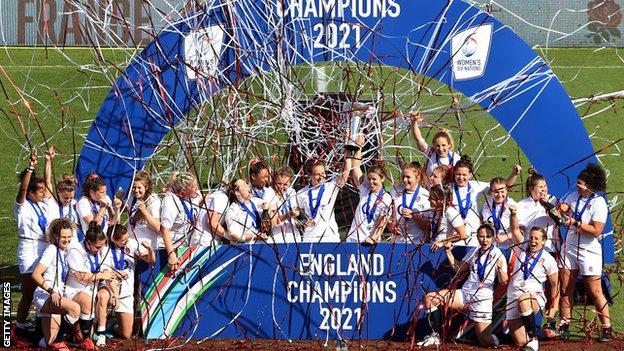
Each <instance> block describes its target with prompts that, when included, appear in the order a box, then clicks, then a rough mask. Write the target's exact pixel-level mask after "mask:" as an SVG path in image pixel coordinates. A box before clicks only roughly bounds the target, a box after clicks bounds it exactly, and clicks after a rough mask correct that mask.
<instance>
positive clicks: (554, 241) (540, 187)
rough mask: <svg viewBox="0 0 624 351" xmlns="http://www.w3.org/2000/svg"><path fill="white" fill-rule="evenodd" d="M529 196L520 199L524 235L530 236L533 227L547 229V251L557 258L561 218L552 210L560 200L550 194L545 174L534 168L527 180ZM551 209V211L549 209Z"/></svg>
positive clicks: (520, 216)
mask: <svg viewBox="0 0 624 351" xmlns="http://www.w3.org/2000/svg"><path fill="white" fill-rule="evenodd" d="M526 194H527V197H526V198H525V199H522V200H520V201H518V221H519V222H520V228H521V229H522V230H523V231H524V236H525V237H526V238H528V236H529V231H530V230H531V228H533V227H540V228H542V229H544V230H545V231H546V234H547V235H548V240H547V241H546V251H548V252H550V253H551V254H552V255H553V256H554V257H555V259H557V258H558V257H559V249H560V248H561V244H562V243H561V242H560V240H559V238H560V236H559V227H558V225H559V224H560V223H557V221H559V219H557V218H556V216H553V215H552V213H556V210H552V209H553V208H554V207H555V206H556V205H557V204H558V202H559V201H558V200H557V198H556V197H555V196H552V195H549V194H548V184H547V183H546V178H544V176H542V175H540V174H537V172H536V171H535V169H534V168H530V169H529V176H528V177H527V180H526ZM549 210H550V211H549Z"/></svg>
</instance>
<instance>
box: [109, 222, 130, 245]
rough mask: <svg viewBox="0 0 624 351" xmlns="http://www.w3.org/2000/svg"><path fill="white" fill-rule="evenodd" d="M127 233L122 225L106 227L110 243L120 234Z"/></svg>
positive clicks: (118, 237) (120, 235)
mask: <svg viewBox="0 0 624 351" xmlns="http://www.w3.org/2000/svg"><path fill="white" fill-rule="evenodd" d="M126 234H128V229H126V226H123V225H114V226H112V227H109V228H108V237H109V238H110V240H111V244H112V241H113V240H119V239H120V238H121V237H122V236H124V235H126Z"/></svg>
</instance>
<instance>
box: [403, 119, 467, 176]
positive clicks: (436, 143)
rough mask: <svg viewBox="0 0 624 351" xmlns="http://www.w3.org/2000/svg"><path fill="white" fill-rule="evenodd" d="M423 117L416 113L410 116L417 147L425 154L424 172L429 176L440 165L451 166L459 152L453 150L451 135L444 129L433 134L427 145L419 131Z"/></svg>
mask: <svg viewBox="0 0 624 351" xmlns="http://www.w3.org/2000/svg"><path fill="white" fill-rule="evenodd" d="M423 122H424V119H422V118H421V117H420V114H419V113H416V114H415V115H414V116H413V117H412V134H413V135H414V138H415V139H416V141H417V142H418V149H419V150H420V151H421V152H423V153H424V155H425V173H426V174H427V176H430V175H431V174H432V173H433V170H434V169H435V168H436V167H438V166H441V165H448V166H450V167H453V166H454V165H455V164H456V163H457V162H458V161H459V157H460V156H459V154H457V153H456V152H455V151H453V148H454V145H453V137H452V136H451V134H450V133H449V132H448V131H446V130H445V129H440V130H439V131H438V132H437V133H436V134H435V135H434V136H433V145H429V144H428V143H427V141H426V140H425V138H423V136H422V133H421V131H420V126H419V124H420V123H423Z"/></svg>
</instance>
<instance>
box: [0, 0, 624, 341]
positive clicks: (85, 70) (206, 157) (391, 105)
mask: <svg viewBox="0 0 624 351" xmlns="http://www.w3.org/2000/svg"><path fill="white" fill-rule="evenodd" d="M66 2H67V3H68V4H69V8H70V9H71V11H70V12H68V13H63V15H64V16H70V17H73V18H79V19H80V22H79V23H80V32H81V35H82V37H83V42H85V43H88V45H89V47H88V50H89V51H90V53H91V55H92V57H93V62H92V63H89V64H86V65H81V64H76V63H75V61H74V58H72V56H71V55H70V54H69V53H68V52H67V51H64V50H63V45H53V44H48V45H46V50H49V51H52V52H54V53H55V54H57V55H59V56H60V57H61V58H62V61H63V64H64V65H70V66H72V65H75V68H76V69H77V71H78V72H79V74H81V75H84V76H85V77H87V78H86V83H85V85H84V87H79V88H78V89H76V90H74V91H72V92H70V93H69V94H67V93H65V91H64V90H62V89H63V85H64V81H63V79H64V78H63V77H61V78H60V81H59V82H57V83H50V82H44V81H41V80H40V79H39V77H37V75H36V74H34V73H33V72H31V71H26V72H25V73H24V76H25V78H26V79H25V80H24V81H25V83H24V84H23V85H20V84H18V83H16V81H17V80H16V79H14V77H11V74H9V73H7V71H5V70H4V68H2V66H0V68H1V69H2V72H1V73H2V75H3V76H4V77H5V78H7V79H6V81H7V82H8V83H7V84H4V85H3V88H4V89H5V91H7V90H8V91H9V92H8V93H6V92H5V94H7V98H8V99H9V106H8V110H7V111H4V114H5V116H7V117H8V120H9V121H10V122H11V123H10V124H8V125H7V124H2V127H1V128H2V129H3V133H4V134H5V135H6V136H7V137H9V138H11V139H12V140H14V141H15V142H17V143H18V144H19V145H21V149H20V151H21V154H20V156H19V158H18V159H16V161H19V159H23V158H24V155H26V154H28V153H30V152H32V151H33V150H36V149H39V150H42V149H44V148H46V147H47V146H48V144H51V143H54V141H55V140H56V139H58V138H62V137H65V136H68V135H71V134H72V133H77V134H78V135H79V137H78V138H77V140H76V141H75V142H74V143H73V150H70V149H68V150H65V161H67V163H70V164H71V163H72V162H73V164H75V161H76V160H75V157H76V156H75V155H76V154H77V153H78V151H79V145H81V144H82V141H81V140H80V138H83V139H84V137H85V135H86V134H85V131H86V127H88V126H89V125H90V120H87V121H82V122H81V121H77V120H79V118H77V117H79V116H76V114H77V112H76V109H77V107H76V106H83V107H84V108H85V109H86V110H87V111H88V112H89V114H91V115H94V114H95V111H96V110H97V109H98V107H99V106H97V102H96V101H94V99H93V98H92V97H93V93H92V92H91V90H90V89H92V88H94V87H93V86H92V81H93V80H96V78H98V77H99V76H101V77H104V79H105V80H106V83H107V84H104V85H105V87H106V86H107V85H108V86H110V85H112V84H113V83H114V81H115V79H116V78H117V76H118V75H119V74H120V72H121V71H122V70H123V68H124V67H126V66H127V64H128V63H130V62H131V60H132V59H133V58H134V57H136V55H137V53H138V50H137V49H136V47H137V46H138V45H144V44H146V43H147V42H149V41H151V40H152V39H154V38H156V35H157V33H158V31H159V30H160V29H162V28H165V27H168V26H169V25H173V24H176V23H179V22H180V21H189V23H191V22H192V21H193V17H190V19H189V18H188V17H187V15H188V14H191V13H201V12H202V11H204V9H205V7H204V6H203V4H202V3H203V2H202V1H190V2H188V3H186V4H185V5H184V6H180V5H179V4H178V2H176V1H170V0H161V1H153V2H142V4H141V6H142V9H143V11H144V13H147V14H149V16H150V19H151V23H152V25H151V26H149V27H147V28H145V27H143V28H138V27H136V26H135V25H134V24H133V23H131V22H130V21H129V20H128V19H127V18H125V17H124V9H125V8H124V7H123V6H120V5H119V3H118V2H115V1H100V2H93V1H88V0H67V1H66ZM218 3H220V2H214V4H213V5H214V6H220V5H218ZM251 3H252V2H250V4H249V7H248V8H245V6H242V7H241V8H244V9H245V11H241V12H236V13H229V16H230V18H229V20H230V21H232V22H233V23H238V24H240V25H241V26H245V28H246V30H247V32H248V33H250V34H249V36H247V37H246V38H241V40H248V41H251V43H250V45H249V47H253V48H257V49H258V50H257V52H249V53H241V55H242V56H247V55H249V56H253V55H256V56H257V57H256V60H255V61H245V62H262V64H263V66H262V67H260V66H259V67H245V70H246V71H249V72H256V74H255V75H252V76H251V77H249V78H247V79H245V80H241V75H240V67H237V65H236V63H232V65H231V66H229V67H219V69H222V70H224V71H226V70H227V71H228V73H227V74H223V75H222V76H223V77H226V78H224V79H225V80H226V81H225V82H214V81H211V80H210V79H206V80H204V81H203V83H202V89H201V93H202V94H203V95H204V96H203V98H202V101H203V104H202V105H200V106H198V107H197V108H196V109H194V110H193V111H192V112H191V113H190V114H189V115H188V116H186V117H185V118H184V119H182V120H181V121H180V123H179V124H178V125H176V126H175V128H174V129H173V130H172V132H171V133H170V135H169V136H168V137H167V138H166V139H165V141H164V142H163V143H162V144H161V145H159V146H158V147H157V149H156V151H155V153H154V155H153V157H152V159H151V160H150V161H149V163H148V165H147V167H148V168H150V169H151V170H152V174H153V175H154V176H155V178H156V179H157V181H158V182H160V184H164V183H165V181H166V177H167V176H168V174H169V173H170V172H171V171H173V170H185V169H193V170H194V172H195V173H196V174H198V175H199V176H200V179H205V180H207V186H208V188H211V187H213V186H214V185H215V184H217V183H219V182H221V181H227V180H229V179H232V178H233V177H234V175H236V174H239V173H242V174H244V172H245V170H246V167H247V164H248V161H249V160H250V159H252V158H265V159H269V163H270V164H271V165H272V166H274V167H275V166H278V165H282V164H286V163H289V164H290V165H291V166H293V168H295V169H296V170H299V169H300V166H302V165H303V163H304V162H305V160H309V159H317V158H318V159H325V160H327V161H328V163H329V164H332V165H339V164H340V162H341V159H342V154H341V152H342V151H341V150H342V149H343V144H344V143H345V141H346V140H347V138H348V135H347V132H346V131H347V130H348V124H349V118H350V116H352V115H353V114H359V115H360V116H361V117H362V121H363V122H362V125H361V130H362V131H363V132H364V133H365V135H366V138H367V144H368V146H369V147H368V148H367V152H366V153H365V154H364V160H363V163H364V164H365V165H366V164H371V163H372V162H375V161H377V160H384V161H385V162H386V166H390V168H392V170H393V172H389V178H391V179H390V180H391V181H393V182H395V183H400V178H397V177H396V175H397V172H396V171H397V170H398V165H399V164H400V163H401V162H405V161H411V160H415V159H422V155H420V153H419V151H417V148H416V146H415V144H414V143H413V141H411V140H410V136H409V125H410V123H411V120H410V118H409V114H410V113H411V112H415V111H419V112H420V113H421V115H423V116H424V117H425V119H426V120H427V121H428V122H429V125H430V126H431V128H432V130H435V129H437V128H446V129H448V130H450V131H451V132H452V133H453V134H454V136H455V138H456V140H459V141H460V144H459V145H458V148H459V149H460V150H461V151H462V152H463V153H468V154H471V155H473V160H474V161H475V165H476V166H477V169H478V168H479V167H480V166H482V165H484V164H485V163H487V162H488V160H490V159H492V158H516V157H517V158H518V161H519V158H520V157H519V152H518V155H510V154H508V153H505V152H503V151H500V150H501V147H502V146H503V145H505V144H507V143H508V142H509V139H510V138H509V134H508V133H506V132H505V131H504V130H502V127H501V126H500V125H498V124H492V123H482V122H481V121H489V120H490V119H489V115H488V113H487V111H484V110H483V109H481V107H480V106H479V104H480V103H482V102H483V101H486V99H490V95H491V91H493V90H495V89H501V88H503V86H501V85H496V86H492V87H489V88H488V89H485V90H483V91H482V92H480V93H478V94H475V95H474V96H469V97H467V98H466V99H463V101H464V102H460V100H459V99H457V96H458V95H457V93H456V92H454V91H453V90H452V89H451V88H449V87H447V86H445V85H442V84H440V83H438V82H436V81H434V80H432V79H429V78H427V77H425V76H420V75H417V74H414V73H413V72H410V71H403V70H398V69H391V68H387V67H380V66H379V65H378V64H377V63H376V62H378V60H377V59H376V58H375V54H374V53H373V52H372V51H371V53H370V54H371V60H370V62H353V63H335V62H330V63H318V62H310V61H306V62H305V64H302V65H297V66H292V65H291V62H288V61H287V60H288V59H287V57H289V56H288V55H285V54H282V53H280V52H277V53H273V52H271V53H265V52H263V51H262V48H263V46H264V45H265V44H266V42H267V41H271V40H278V38H281V37H283V36H285V35H286V34H287V33H285V32H284V31H285V30H296V29H300V28H301V27H302V23H300V22H298V20H293V22H292V23H288V24H286V25H285V24H284V23H278V22H277V20H275V22H274V23H269V26H270V27H271V29H272V31H271V32H269V33H267V31H266V30H267V28H265V27H264V26H261V25H260V24H259V23H255V22H253V17H252V16H248V14H249V13H252V12H253V11H267V16H266V17H267V18H270V19H271V18H275V17H274V16H273V17H272V16H270V13H268V12H270V11H272V7H271V6H253V7H252V4H251ZM472 3H474V4H477V5H478V6H481V7H482V8H483V9H484V10H487V11H492V10H497V11H499V12H502V13H510V14H513V9H510V8H506V7H504V6H502V5H499V4H497V3H495V2H487V1H481V2H477V1H474V2H472ZM185 18H186V19H185ZM526 24H527V25H528V26H532V25H533V24H531V23H528V22H527V23H526ZM284 28H286V29H284ZM137 30H138V32H141V31H142V32H144V33H145V34H144V35H143V36H144V37H147V38H148V39H147V40H146V41H139V40H138V38H132V39H131V41H135V42H133V43H132V45H122V46H121V50H119V51H112V53H113V55H114V59H115V60H116V62H115V63H111V62H110V61H107V60H105V55H103V52H105V51H106V49H107V48H110V47H118V46H119V45H120V43H124V42H127V39H126V38H125V37H126V36H127V35H128V33H137ZM544 30H546V31H547V32H548V33H549V34H550V35H552V38H551V39H552V40H553V41H556V40H557V39H558V38H564V37H566V36H567V35H571V34H573V33H562V32H559V31H555V30H550V29H548V28H546V29H544ZM367 33H368V34H367V35H375V29H374V28H373V29H371V30H370V32H367ZM597 33H598V34H599V32H597ZM41 34H42V36H43V37H44V38H45V37H46V28H45V26H43V32H42V33H41ZM598 34H597V35H598ZM417 44H418V45H422V46H423V47H425V48H426V47H427V43H417ZM280 45H281V49H282V50H283V51H284V52H293V51H294V52H297V50H298V48H299V46H300V45H302V43H299V42H289V41H281V42H280ZM362 49H363V48H362ZM547 49H548V45H546V46H544V47H543V50H544V52H545V54H546V58H548V51H547ZM332 54H333V55H335V56H336V57H340V56H344V58H345V61H347V62H348V61H350V59H349V58H350V57H352V56H350V53H349V52H348V50H335V51H333V52H332ZM8 59H9V60H11V62H10V63H9V64H11V65H18V64H19V62H17V61H16V60H14V59H13V58H12V57H11V56H9V57H8ZM418 64H420V65H423V66H427V64H428V62H420V63H418ZM189 65H190V66H192V64H191V63H189ZM195 68H196V70H197V74H201V73H200V71H201V69H199V68H198V67H195ZM204 68H205V67H204ZM267 68H268V69H267ZM528 68H529V67H527V69H528ZM582 69H583V68H579V71H580V70H582ZM265 72H271V73H265ZM154 74H156V73H154ZM69 79H70V78H69V77H68V78H67V81H69ZM217 83H218V84H217ZM40 86H44V87H46V88H49V89H50V90H52V91H54V92H55V102H54V103H56V104H58V106H57V107H58V108H59V109H60V111H61V113H60V114H57V113H55V112H54V111H55V109H56V108H53V107H52V106H50V105H49V104H50V102H46V101H43V100H42V99H40V97H39V96H37V95H35V94H33V93H32V91H34V88H35V87H40ZM218 86H226V88H224V89H222V90H221V91H219V92H218V93H217V94H213V91H214V90H215V89H218ZM623 95H624V94H623V93H622V92H611V93H601V94H600V95H594V96H588V97H581V98H577V99H575V100H574V103H575V105H576V106H577V107H578V108H581V107H582V111H584V112H583V113H582V118H583V119H591V118H594V117H597V116H601V115H603V114H605V113H608V111H610V110H612V109H614V108H616V109H621V107H622V104H621V103H618V101H619V100H618V99H621V98H622V97H623ZM513 98H514V97H513V96H509V97H505V99H513ZM501 102H502V101H499V102H498V103H501ZM171 108H172V110H173V111H174V112H175V110H176V107H175V106H172V107H171ZM477 125H478V126H479V128H477ZM483 125H487V127H486V128H484V129H481V126H483ZM44 126H53V128H54V129H52V130H49V128H47V127H44ZM468 136H470V140H476V141H477V142H476V143H474V142H470V143H468V142H466V141H465V140H466V138H468ZM475 136H478V137H475ZM590 137H591V138H592V140H593V141H594V142H595V144H598V145H604V147H603V148H602V149H600V150H599V154H598V157H599V158H601V157H620V156H621V151H620V148H619V146H618V145H617V142H619V140H607V139H606V138H605V137H603V136H602V135H601V133H600V130H598V128H596V129H595V130H592V131H590ZM16 164H17V166H16V170H17V168H19V167H20V162H16ZM338 169H339V167H330V171H331V170H334V171H335V170H338ZM301 176H302V173H301V171H299V173H298V174H297V177H298V178H300V177H301ZM611 208H612V209H613V213H612V218H613V220H614V222H615V223H614V225H615V228H616V230H618V229H619V228H622V222H624V220H623V214H622V206H621V200H620V199H619V197H618V196H617V193H614V194H613V195H612V196H611ZM621 238H622V236H621V235H617V243H616V250H617V251H618V252H620V250H621V247H622V243H621ZM615 269H617V270H620V269H621V268H620V265H619V264H618V265H616V267H615ZM620 272H621V271H620ZM199 313H200V314H201V311H200V312H199ZM187 336H188V337H189V338H190V337H192V332H191V331H189V334H188V335H187Z"/></svg>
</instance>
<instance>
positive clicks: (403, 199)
mask: <svg viewBox="0 0 624 351" xmlns="http://www.w3.org/2000/svg"><path fill="white" fill-rule="evenodd" d="M419 192H420V185H419V186H418V187H417V188H416V191H415V192H414V195H412V200H411V201H410V204H409V207H407V195H406V193H407V191H403V196H402V197H401V198H402V201H401V205H399V212H400V211H401V209H402V208H405V207H407V208H409V209H410V210H411V209H413V208H414V203H415V202H416V198H417V197H418V193H419Z"/></svg>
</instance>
